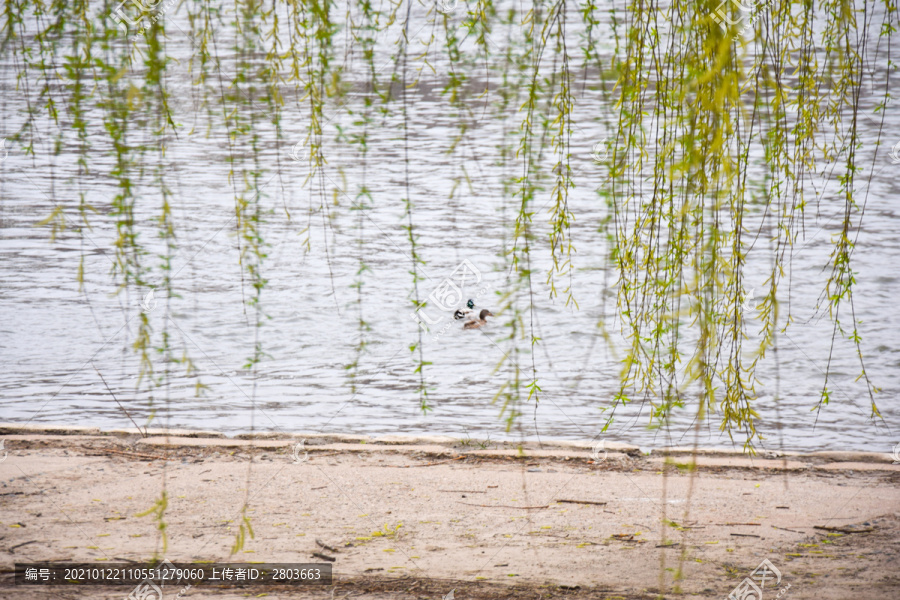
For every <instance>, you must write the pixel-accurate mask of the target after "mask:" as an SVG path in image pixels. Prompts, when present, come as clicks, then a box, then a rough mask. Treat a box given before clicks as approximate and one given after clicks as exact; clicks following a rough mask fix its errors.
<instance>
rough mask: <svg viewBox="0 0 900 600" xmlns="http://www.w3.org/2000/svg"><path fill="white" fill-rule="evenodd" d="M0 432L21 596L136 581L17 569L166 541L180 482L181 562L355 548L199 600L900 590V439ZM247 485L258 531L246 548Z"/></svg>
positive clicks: (0, 517)
mask: <svg viewBox="0 0 900 600" xmlns="http://www.w3.org/2000/svg"><path fill="white" fill-rule="evenodd" d="M0 433H2V434H5V435H4V437H3V439H4V444H5V451H0V457H2V456H3V455H4V454H7V456H6V458H5V459H3V460H2V462H0V481H2V486H0V487H2V489H0V500H2V504H0V506H2V509H0V527H2V533H0V551H2V558H3V565H2V570H3V576H2V577H0V597H3V598H24V599H30V598H51V597H52V598H60V597H61V598H82V597H90V598H94V599H97V600H101V599H106V598H116V599H121V598H125V597H126V596H127V595H128V594H129V592H130V591H131V590H130V589H129V588H126V587H124V586H105V587H101V586H90V587H76V586H53V587H30V586H14V585H13V583H12V577H11V575H10V571H11V569H12V566H13V563H15V562H35V561H68V562H92V563H94V562H95V563H97V564H103V563H104V562H124V561H146V560H149V559H151V558H152V557H153V556H154V554H155V553H156V552H158V551H159V550H160V549H161V539H160V536H159V534H158V531H157V528H156V523H155V522H154V521H153V517H152V516H146V517H138V516H136V515H137V514H139V513H142V512H145V511H147V510H148V509H150V508H151V507H152V506H153V503H154V502H155V501H156V499H158V498H159V497H160V495H161V492H162V490H163V489H165V490H166V493H167V498H168V507H167V510H166V513H165V524H166V531H167V533H168V549H167V550H166V553H165V556H166V558H167V559H168V560H170V561H173V562H176V561H177V562H192V561H222V562H225V561H230V562H258V561H265V562H322V560H321V559H318V558H315V557H313V556H312V553H313V552H319V553H322V554H326V555H330V556H332V557H333V558H334V559H335V561H334V563H333V568H334V572H335V585H334V586H327V587H318V588H310V587H299V588H298V587H293V588H285V587H283V586H282V587H278V586H268V587H263V586H254V587H246V588H220V587H216V586H213V585H211V584H203V585H200V586H195V587H194V588H192V589H190V590H188V591H187V593H186V594H185V595H184V596H182V597H184V598H216V599H220V600H224V599H230V598H247V597H258V596H259V595H260V594H267V595H268V597H274V598H327V597H331V596H333V597H334V598H342V597H347V596H348V595H350V596H352V597H353V598H373V599H374V598H385V599H387V598H396V599H397V600H402V599H413V598H435V599H439V598H443V597H445V596H446V595H447V594H448V593H449V592H450V591H451V590H454V598H455V599H460V600H462V599H464V598H507V597H508V598H512V597H517V598H520V597H527V598H540V597H545V598H555V597H563V596H565V597H572V598H652V597H657V596H658V594H659V593H660V592H662V593H663V594H664V595H665V597H667V598H726V597H727V596H728V594H729V593H730V592H732V590H734V589H735V588H736V587H737V586H738V585H740V584H741V583H742V582H743V581H744V579H745V578H746V577H748V576H750V575H751V573H752V572H753V571H754V569H756V568H757V566H758V565H759V564H760V563H761V562H762V561H763V560H764V559H768V560H769V561H770V564H771V565H772V566H773V567H774V568H775V569H777V570H778V572H780V575H781V579H780V581H779V582H778V586H777V587H772V586H771V585H770V583H769V582H767V584H766V585H765V586H764V588H763V598H766V599H769V598H775V597H778V598H787V599H801V598H817V599H822V598H825V599H827V598H835V599H837V598H885V599H888V598H891V599H896V598H898V597H900V577H898V575H897V573H898V569H897V565H898V564H900V562H898V557H900V465H894V464H891V458H890V457H889V456H887V455H877V454H865V453H812V454H793V455H788V456H783V457H779V458H770V459H766V458H758V457H757V458H749V457H746V456H742V455H740V454H739V453H727V452H719V451H709V450H704V451H701V452H700V453H698V454H697V455H696V456H693V455H692V453H691V452H690V451H687V450H684V449H681V450H679V449H672V450H671V451H670V452H668V453H667V456H666V457H663V456H655V455H654V456H650V457H647V456H643V455H641V454H640V452H639V451H638V450H637V449H636V448H632V447H627V446H622V445H618V446H617V445H613V444H607V445H606V448H607V450H605V451H604V452H600V453H594V454H593V456H592V452H591V449H590V445H589V444H587V443H584V444H577V443H571V442H567V443H563V442H558V443H547V442H545V443H544V444H543V446H542V447H538V446H537V445H536V444H529V445H526V446H524V447H522V448H517V447H515V446H505V445H502V444H501V445H498V444H494V443H490V444H486V443H481V444H477V443H472V442H469V443H468V444H463V443H460V441H459V440H453V439H451V438H421V437H420V438H414V437H406V438H404V437H399V436H384V437H382V438H376V439H369V438H365V437H363V436H313V435H307V436H302V439H305V442H304V443H303V447H302V448H298V447H296V444H297V443H298V439H260V438H257V439H229V438H225V437H223V436H221V435H219V434H205V433H204V432H178V433H179V435H178V436H174V435H169V436H166V435H162V433H164V432H152V433H154V434H153V435H151V436H150V437H147V438H142V437H139V436H135V435H134V432H127V431H122V432H119V434H118V435H117V434H114V433H112V432H106V433H104V432H97V431H95V430H85V429H75V428H72V429H65V428H55V429H52V430H49V431H47V430H44V431H42V430H39V428H36V429H23V428H21V427H18V426H12V425H7V426H0ZM213 435H215V437H213ZM482 446H484V447H482ZM692 465H694V466H692ZM245 500H246V501H247V502H248V508H247V513H246V514H247V515H248V516H249V517H250V522H251V523H252V527H253V532H254V537H253V538H252V539H251V538H249V537H248V538H247V539H246V541H245V544H244V547H243V548H242V549H241V550H240V551H238V552H237V553H235V554H234V555H231V549H232V547H233V545H234V543H235V536H236V534H237V531H238V526H239V524H240V522H241V509H242V506H243V505H244V502H245ZM566 501H568V502H566ZM317 540H318V542H319V543H317ZM323 545H324V546H327V547H328V548H329V549H325V548H323V547H322V546H323ZM179 590H180V588H179ZM179 590H175V589H171V590H168V589H167V590H166V598H167V599H169V598H174V597H175V595H176V594H177V592H178V591H179ZM779 594H780V595H779ZM753 597H754V598H755V596H753ZM148 600H150V599H148Z"/></svg>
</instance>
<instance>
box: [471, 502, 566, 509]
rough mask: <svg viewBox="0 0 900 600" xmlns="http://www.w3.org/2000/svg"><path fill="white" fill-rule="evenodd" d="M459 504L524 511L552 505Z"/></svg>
mask: <svg viewBox="0 0 900 600" xmlns="http://www.w3.org/2000/svg"><path fill="white" fill-rule="evenodd" d="M457 504H465V505H466V506H480V507H481V508H519V509H523V510H532V509H535V510H539V509H542V508H550V505H549V504H547V505H546V506H506V505H505V504H472V503H470V502H457Z"/></svg>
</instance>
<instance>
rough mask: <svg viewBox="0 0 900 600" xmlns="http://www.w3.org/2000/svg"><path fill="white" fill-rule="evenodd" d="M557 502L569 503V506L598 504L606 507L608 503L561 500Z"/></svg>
mask: <svg viewBox="0 0 900 600" xmlns="http://www.w3.org/2000/svg"><path fill="white" fill-rule="evenodd" d="M557 502H568V503H569V504H596V505H597V506H606V504H607V503H606V502H594V501H593V500H565V499H562V498H560V499H559V500H557Z"/></svg>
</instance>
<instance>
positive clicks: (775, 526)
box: [772, 525, 803, 534]
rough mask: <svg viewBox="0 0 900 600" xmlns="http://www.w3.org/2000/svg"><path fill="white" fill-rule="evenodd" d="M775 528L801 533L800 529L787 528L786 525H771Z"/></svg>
mask: <svg viewBox="0 0 900 600" xmlns="http://www.w3.org/2000/svg"><path fill="white" fill-rule="evenodd" d="M772 527H774V528H775V529H781V530H782V531H790V532H791V533H799V534H802V533H803V532H802V531H794V530H793V529H788V528H787V527H779V526H778V525H772Z"/></svg>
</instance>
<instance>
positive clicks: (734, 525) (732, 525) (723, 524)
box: [713, 523, 759, 527]
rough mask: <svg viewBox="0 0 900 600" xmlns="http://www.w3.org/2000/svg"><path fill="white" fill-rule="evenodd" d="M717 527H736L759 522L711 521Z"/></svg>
mask: <svg viewBox="0 0 900 600" xmlns="http://www.w3.org/2000/svg"><path fill="white" fill-rule="evenodd" d="M713 525H716V526H718V527H737V526H740V525H759V523H713Z"/></svg>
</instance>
